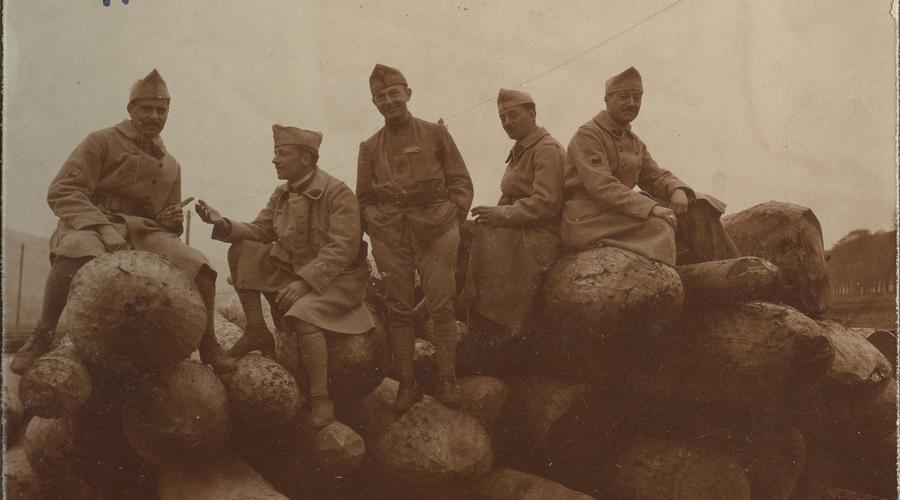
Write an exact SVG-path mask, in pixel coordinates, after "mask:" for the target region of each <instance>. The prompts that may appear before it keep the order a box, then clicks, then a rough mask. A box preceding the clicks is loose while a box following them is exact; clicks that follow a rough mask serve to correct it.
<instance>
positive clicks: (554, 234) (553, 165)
mask: <svg viewBox="0 0 900 500" xmlns="http://www.w3.org/2000/svg"><path fill="white" fill-rule="evenodd" d="M497 112H498V114H499V115H500V123H501V125H502V126H503V130H505V131H506V133H507V135H509V138H510V139H514V140H515V141H516V143H515V145H514V146H513V148H512V150H511V151H510V153H509V156H507V158H506V162H507V166H506V172H505V173H504V174H503V180H502V181H501V182H500V190H501V191H502V193H503V195H502V196H501V197H500V201H499V202H498V203H497V206H496V207H488V206H478V207H475V208H473V209H472V214H473V215H474V216H475V220H476V222H478V223H480V224H479V226H480V228H481V229H480V230H478V231H476V232H475V234H474V236H473V241H472V246H471V250H470V252H469V269H468V275H467V280H466V281H467V283H466V295H468V296H469V297H468V298H469V304H470V306H469V307H470V312H474V313H476V314H477V316H475V315H470V318H469V319H470V321H472V322H473V323H471V324H470V325H469V326H470V329H476V330H477V329H478V325H477V324H476V322H477V321H478V320H479V318H478V317H479V316H480V317H484V318H487V319H488V320H490V321H492V322H494V323H498V324H500V325H502V326H503V327H505V328H506V329H507V331H508V332H509V333H510V335H511V337H517V336H519V335H520V334H521V333H522V330H523V327H524V326H525V323H526V322H527V321H528V319H529V318H530V316H531V313H532V310H533V307H534V299H535V296H536V294H537V291H538V289H539V287H540V284H541V281H542V279H543V276H544V274H545V273H546V272H547V271H548V270H549V269H550V268H551V267H552V266H553V264H554V263H556V260H557V258H559V252H560V242H559V214H560V210H561V209H562V182H563V167H564V166H565V162H566V150H565V149H564V148H563V147H562V145H561V144H560V143H559V142H558V141H557V140H556V139H554V138H553V137H552V136H551V135H550V133H549V132H547V131H546V130H545V129H544V128H543V127H539V126H538V125H537V123H536V117H537V111H536V109H535V104H534V100H533V99H532V98H531V96H530V95H528V94H526V93H525V92H522V91H520V90H507V89H500V93H499V95H498V96H497Z"/></svg>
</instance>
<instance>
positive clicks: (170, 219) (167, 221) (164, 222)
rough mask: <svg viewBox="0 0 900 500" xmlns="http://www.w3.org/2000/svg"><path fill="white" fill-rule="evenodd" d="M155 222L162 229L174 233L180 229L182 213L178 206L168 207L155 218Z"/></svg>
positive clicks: (182, 219) (182, 220)
mask: <svg viewBox="0 0 900 500" xmlns="http://www.w3.org/2000/svg"><path fill="white" fill-rule="evenodd" d="M156 222H158V223H159V225H160V226H162V227H163V228H164V229H168V230H169V231H176V230H178V229H179V228H180V227H181V224H182V223H183V222H184V212H182V211H181V207H180V206H179V205H169V206H168V207H166V208H164V209H163V211H162V212H160V213H159V215H157V216H156Z"/></svg>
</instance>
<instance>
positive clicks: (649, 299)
mask: <svg viewBox="0 0 900 500" xmlns="http://www.w3.org/2000/svg"><path fill="white" fill-rule="evenodd" d="M683 301H684V289H683V288H682V285H681V279H680V278H679V277H678V274H677V273H676V272H675V270H674V269H673V268H672V267H670V266H667V265H665V264H661V263H659V262H656V261H653V260H650V259H647V258H646V257H643V256H640V255H638V254H636V253H633V252H629V251H627V250H623V249H620V248H615V247H600V248H594V249H590V250H585V251H582V252H578V253H570V254H567V255H564V256H563V257H562V258H560V259H559V261H558V262H557V263H556V265H555V266H554V267H553V269H552V270H551V271H550V273H549V274H548V276H547V280H546V282H545V285H544V290H543V298H542V299H541V300H540V301H539V303H540V304H541V313H542V315H543V316H544V318H545V319H546V321H548V322H549V323H550V324H553V325H555V327H557V328H559V329H561V330H568V331H569V332H571V334H572V335H603V334H617V335H625V334H629V333H634V334H637V333H640V334H643V335H649V336H653V335H658V334H660V333H663V332H665V331H667V330H668V329H669V328H670V327H671V326H672V325H673V324H674V323H675V322H676V321H677V320H678V317H679V316H680V314H681V306H682V302H683Z"/></svg>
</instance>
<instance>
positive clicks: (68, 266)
mask: <svg viewBox="0 0 900 500" xmlns="http://www.w3.org/2000/svg"><path fill="white" fill-rule="evenodd" d="M91 259H93V257H78V258H69V257H58V258H57V259H56V261H55V262H54V263H53V267H51V268H50V274H48V275H47V282H46V283H45V284H44V299H43V303H42V304H41V318H40V320H38V324H37V327H36V328H35V329H34V332H32V333H31V336H30V337H28V340H27V341H26V342H25V345H23V346H22V348H21V349H19V351H18V352H17V353H16V355H15V357H14V358H13V360H12V363H11V364H10V370H12V372H13V373H16V374H18V375H22V374H23V373H25V371H27V370H28V369H29V368H31V365H32V364H34V360H36V359H37V358H38V357H40V356H41V355H42V354H44V353H45V352H47V350H48V349H50V341H51V337H52V335H53V330H54V329H55V328H56V323H57V322H59V316H60V315H61V314H62V311H63V309H64V308H65V307H66V298H67V297H68V296H69V287H70V285H71V284H72V278H74V277H75V273H77V272H78V270H79V269H81V266H83V265H85V264H86V263H87V262H88V261H90V260H91Z"/></svg>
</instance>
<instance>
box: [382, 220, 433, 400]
mask: <svg viewBox="0 0 900 500" xmlns="http://www.w3.org/2000/svg"><path fill="white" fill-rule="evenodd" d="M397 230H398V231H400V229H397ZM395 236H396V237H395V238H392V239H391V241H382V240H379V239H375V238H373V239H372V256H373V257H374V258H375V264H376V265H377V266H378V270H379V272H381V277H382V282H383V283H384V301H385V305H386V306H387V310H388V337H389V339H390V344H391V358H392V359H393V365H394V369H395V371H396V374H397V379H398V381H399V382H400V387H399V389H398V391H397V399H396V400H395V401H394V410H395V411H396V412H397V413H403V412H405V411H406V410H408V409H409V408H410V407H412V405H414V404H415V403H416V402H417V401H418V400H420V399H421V398H422V392H421V389H420V388H419V387H418V386H417V385H416V383H415V361H414V359H413V354H414V352H415V333H414V331H413V322H412V314H413V312H412V311H413V307H414V306H415V302H414V299H415V295H414V287H415V256H414V254H413V249H412V242H411V240H410V238H411V232H410V231H409V229H408V228H405V229H404V230H403V233H402V234H397V235H395Z"/></svg>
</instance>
